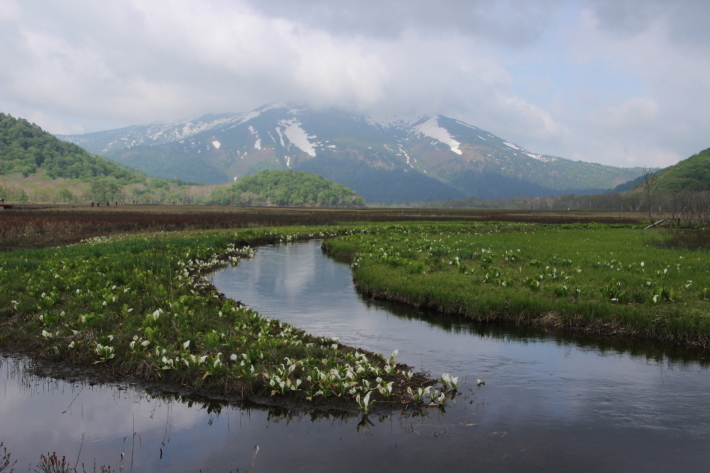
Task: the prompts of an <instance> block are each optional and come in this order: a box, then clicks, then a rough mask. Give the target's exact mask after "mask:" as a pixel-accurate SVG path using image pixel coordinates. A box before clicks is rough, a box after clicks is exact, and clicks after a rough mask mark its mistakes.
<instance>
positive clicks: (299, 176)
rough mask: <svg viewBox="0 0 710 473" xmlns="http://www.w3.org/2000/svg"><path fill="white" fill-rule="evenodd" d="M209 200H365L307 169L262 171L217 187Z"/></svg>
mask: <svg viewBox="0 0 710 473" xmlns="http://www.w3.org/2000/svg"><path fill="white" fill-rule="evenodd" d="M210 203H214V204H220V205H277V206H292V207H296V206H323V207H353V206H360V205H363V204H364V203H365V201H364V200H363V198H362V197H359V196H358V195H357V194H356V193H355V192H354V191H353V190H351V189H349V188H347V187H345V186H343V185H340V184H336V183H335V182H332V181H329V180H328V179H326V178H324V177H322V176H318V175H316V174H311V173H307V172H298V171H261V172H259V173H257V174H253V175H251V176H247V177H243V178H242V179H239V180H238V181H237V182H236V183H234V184H233V185H232V186H230V187H228V188H226V189H219V190H216V191H215V192H214V193H213V194H212V196H211V197H210Z"/></svg>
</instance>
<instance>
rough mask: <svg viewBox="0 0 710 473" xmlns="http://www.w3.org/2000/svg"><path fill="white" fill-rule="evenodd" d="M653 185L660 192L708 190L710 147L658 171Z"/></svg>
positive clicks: (709, 185) (709, 187) (709, 183)
mask: <svg viewBox="0 0 710 473" xmlns="http://www.w3.org/2000/svg"><path fill="white" fill-rule="evenodd" d="M655 186H656V189H657V191H658V192H661V193H667V192H680V191H693V192H696V191H707V190H710V148H708V149H706V150H703V151H701V152H699V153H698V154H694V155H693V156H691V157H689V158H687V159H684V160H682V161H680V162H678V163H676V164H674V165H673V166H670V167H667V168H665V169H664V170H662V171H661V172H659V173H658V174H657V175H656V181H655Z"/></svg>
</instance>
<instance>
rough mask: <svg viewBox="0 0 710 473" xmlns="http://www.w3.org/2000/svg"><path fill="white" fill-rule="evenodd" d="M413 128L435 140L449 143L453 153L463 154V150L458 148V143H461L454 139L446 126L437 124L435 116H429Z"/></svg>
mask: <svg viewBox="0 0 710 473" xmlns="http://www.w3.org/2000/svg"><path fill="white" fill-rule="evenodd" d="M415 129H416V130H417V131H418V132H419V133H421V134H423V135H426V136H428V137H430V138H434V139H435V140H437V141H440V142H442V143H444V144H446V145H449V148H451V151H453V152H454V153H456V154H463V152H462V151H461V150H460V149H459V145H460V144H461V143H459V142H458V141H456V140H455V139H454V138H453V137H452V136H451V135H450V134H449V131H448V130H447V129H446V128H442V127H440V126H439V120H438V119H437V118H436V117H431V118H430V119H429V120H427V121H425V122H424V123H422V124H420V125H417V126H416V127H415Z"/></svg>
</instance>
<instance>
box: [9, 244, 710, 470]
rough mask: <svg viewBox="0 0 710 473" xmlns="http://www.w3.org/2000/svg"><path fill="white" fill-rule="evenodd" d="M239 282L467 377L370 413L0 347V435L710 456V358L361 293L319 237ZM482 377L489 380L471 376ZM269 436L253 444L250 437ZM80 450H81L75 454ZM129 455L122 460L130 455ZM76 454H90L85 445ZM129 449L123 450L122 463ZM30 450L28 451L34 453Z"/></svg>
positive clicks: (466, 458) (174, 455)
mask: <svg viewBox="0 0 710 473" xmlns="http://www.w3.org/2000/svg"><path fill="white" fill-rule="evenodd" d="M213 279H214V283H215V285H216V286H217V287H218V288H219V289H220V290H221V291H223V292H225V293H226V294H228V295H229V296H230V297H233V298H235V299H239V300H242V301H243V302H244V303H246V304H248V305H250V306H252V307H253V308H255V309H257V310H259V311H260V312H262V313H264V314H266V315H269V316H271V317H276V318H279V319H281V320H283V321H286V322H289V323H292V324H294V325H296V326H298V327H300V328H303V329H305V330H308V331H310V332H313V333H315V334H319V335H326V336H339V337H340V339H341V341H342V342H343V343H347V344H350V345H356V346H361V347H363V348H366V349H369V350H374V351H379V352H382V353H386V354H388V353H390V352H391V351H393V350H394V349H395V348H397V349H399V357H398V360H399V361H402V362H404V363H407V364H409V365H412V366H414V367H416V368H418V369H423V370H428V371H431V372H432V373H433V374H435V375H439V374H441V373H442V372H443V371H449V372H453V373H454V374H456V375H461V376H462V378H465V379H466V382H465V384H464V386H463V388H462V390H461V394H460V395H459V396H458V397H457V399H456V400H455V401H453V402H451V403H450V404H449V405H447V406H446V411H440V410H438V409H432V410H429V411H426V412H423V413H418V412H410V411H409V410H408V409H407V408H406V406H403V410H402V413H401V414H395V415H392V416H386V417H377V416H370V417H369V418H367V419H363V418H357V417H355V418H350V417H347V416H343V415H332V414H329V415H325V414H307V413H294V412H289V411H284V410H278V409H271V410H263V409H257V408H247V407H244V406H232V405H223V404H216V403H208V402H204V401H202V400H200V399H189V398H172V397H163V396H154V395H150V394H146V393H145V392H143V391H142V390H139V389H133V387H131V386H127V385H108V386H106V385H104V386H99V385H96V386H91V385H88V384H85V383H78V382H69V381H62V380H51V379H47V378H38V377H34V376H31V375H28V374H27V373H26V370H25V363H26V362H25V361H23V360H18V359H14V358H5V359H0V363H1V365H0V441H1V442H4V443H5V445H6V446H7V447H8V450H9V451H10V452H12V454H13V458H16V459H18V464H17V465H16V467H15V470H16V471H24V470H25V469H27V470H28V471H33V469H34V465H36V462H37V460H38V459H39V455H40V454H41V453H43V452H44V453H46V452H50V451H56V452H58V454H59V455H60V456H61V455H66V456H67V457H68V458H69V459H70V460H71V462H72V464H73V462H75V461H76V460H77V457H79V458H78V460H79V464H81V463H82V462H83V463H85V464H86V465H87V470H89V471H91V469H90V467H93V464H94V461H96V463H97V464H98V465H101V464H111V465H112V466H113V467H114V468H116V469H117V468H118V467H119V466H121V465H122V466H123V470H124V471H131V470H132V471H171V472H173V471H175V472H197V471H200V470H201V471H204V472H208V471H213V472H224V473H226V472H228V471H237V469H239V471H242V472H243V471H247V470H248V471H284V470H288V471H309V472H310V471H336V470H337V471H342V472H350V471H352V472H356V471H357V472H361V471H402V472H405V471H406V472H408V473H409V472H424V471H426V472H431V471H442V470H451V471H466V472H469V471H472V470H480V471H496V472H499V471H501V472H508V471H510V472H516V471H589V472H597V471H611V472H614V471H618V472H627V471H658V472H661V471H671V470H673V471H686V472H692V471H706V469H707V464H708V461H710V453H709V451H708V449H707V448H706V446H707V441H708V439H709V438H710V396H707V393H708V392H710V376H709V373H708V371H707V364H706V361H705V360H702V359H700V358H699V357H697V356H695V357H694V356H692V355H690V354H688V353H684V352H683V351H682V350H676V351H668V350H665V351H664V350H662V349H660V348H659V347H657V346H654V345H649V344H640V343H637V342H633V343H632V342H629V341H616V340H600V339H595V338H589V337H584V336H581V337H565V336H549V335H546V334H544V333H541V332H539V331H535V330H530V329H515V328H501V327H496V326H490V325H489V326H486V325H480V324H473V323H470V322H467V321H465V320H455V319H452V318H444V317H439V316H436V315H435V314H422V313H420V312H418V311H416V310H410V309H406V308H402V307H400V306H392V305H388V304H382V303H379V302H374V301H369V300H363V299H362V298H360V297H359V296H358V295H357V294H356V293H355V292H354V290H353V288H352V283H351V275H350V271H349V268H348V267H347V265H343V264H341V263H337V262H334V261H333V260H331V259H329V258H327V257H324V256H323V255H322V254H321V251H320V249H319V246H318V244H317V243H305V244H297V245H284V246H279V247H268V248H265V249H263V250H260V252H259V254H258V255H257V256H256V258H254V259H253V260H247V261H242V262H241V263H240V265H239V267H237V268H233V269H225V270H223V271H221V272H220V273H218V274H216V275H215V276H214V278H213ZM476 378H482V379H484V380H485V381H486V385H485V386H482V387H480V388H477V387H476V382H475V381H476ZM256 446H258V447H259V448H258V449H256V448H255V447H256ZM80 452H81V453H80ZM122 453H123V454H124V457H123V460H121V454H122ZM79 455H80V456H79ZM121 462H122V463H121ZM30 463H32V465H30Z"/></svg>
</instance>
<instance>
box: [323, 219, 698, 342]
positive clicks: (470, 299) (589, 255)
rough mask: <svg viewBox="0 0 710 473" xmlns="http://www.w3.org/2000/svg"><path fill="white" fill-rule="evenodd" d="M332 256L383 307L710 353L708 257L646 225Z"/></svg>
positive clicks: (360, 242)
mask: <svg viewBox="0 0 710 473" xmlns="http://www.w3.org/2000/svg"><path fill="white" fill-rule="evenodd" d="M323 247H324V249H325V250H326V251H327V252H329V253H330V254H331V255H333V256H335V257H338V258H341V259H344V260H346V261H349V262H350V263H352V266H353V280H354V282H355V285H356V287H357V288H358V290H359V291H360V292H361V293H362V294H364V295H367V296H371V297H374V298H378V299H384V300H390V301H394V302H399V303H404V304H408V305H410V306H414V307H418V308H423V309H430V310H435V311H437V312H441V313H445V314H455V315H458V316H465V317H467V318H469V319H473V320H476V321H482V322H490V321H503V322H509V323H515V324H529V325H536V326H543V327H548V328H552V329H556V330H575V331H585V332H589V333H596V334H604V335H613V336H632V337H637V338H646V339H654V340H660V341H663V342H665V343H670V344H678V345H685V346H689V347H695V348H698V349H703V350H705V349H708V348H710V263H709V262H708V254H707V250H692V251H691V250H687V249H682V248H680V249H678V248H676V249H673V248H658V247H656V246H654V245H653V244H652V242H651V241H650V240H649V238H648V237H647V236H646V235H645V234H644V233H643V230H641V228H640V227H638V226H634V225H599V224H572V225H540V224H524V223H472V224H454V223H452V224H443V223H438V224H415V223H412V224H402V225H394V226H392V228H391V229H390V230H388V231H383V232H378V233H373V234H369V235H352V236H348V237H343V238H337V239H332V240H328V241H326V242H324V244H323Z"/></svg>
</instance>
